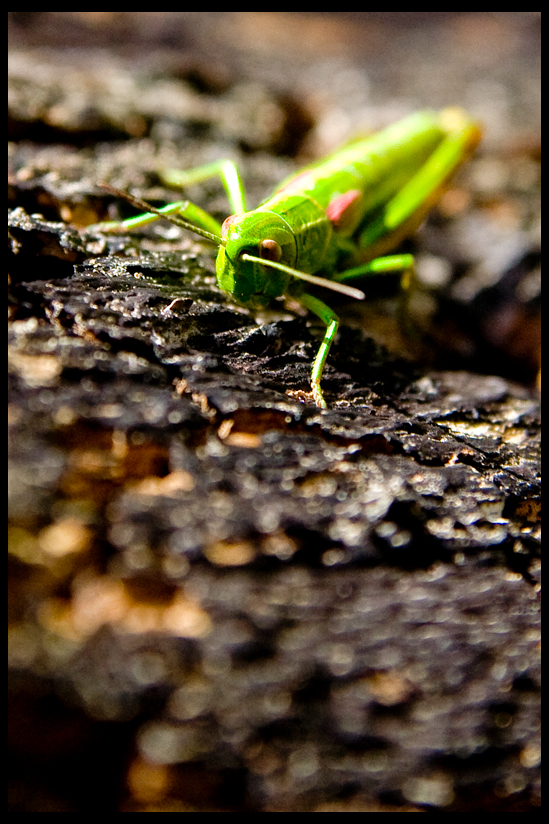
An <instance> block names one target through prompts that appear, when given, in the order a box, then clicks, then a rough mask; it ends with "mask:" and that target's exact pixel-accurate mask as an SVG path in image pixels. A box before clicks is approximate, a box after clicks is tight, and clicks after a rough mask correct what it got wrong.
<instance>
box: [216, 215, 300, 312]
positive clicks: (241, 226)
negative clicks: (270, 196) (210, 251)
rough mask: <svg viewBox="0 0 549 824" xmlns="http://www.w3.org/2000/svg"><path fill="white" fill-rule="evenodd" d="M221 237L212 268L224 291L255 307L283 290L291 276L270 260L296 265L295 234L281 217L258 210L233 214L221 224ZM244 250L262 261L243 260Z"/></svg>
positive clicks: (266, 302) (262, 304)
mask: <svg viewBox="0 0 549 824" xmlns="http://www.w3.org/2000/svg"><path fill="white" fill-rule="evenodd" d="M222 237H223V243H224V245H222V246H220V247H219V252H218V255H217V260H216V264H215V268H216V274H217V282H218V284H219V286H220V287H221V289H223V291H224V292H227V293H228V294H229V295H232V297H234V298H235V300H237V301H238V302H239V303H242V304H245V305H248V306H255V307H257V308H260V307H262V306H266V305H267V304H268V303H269V302H270V301H271V300H272V299H273V298H276V297H279V296H280V295H282V294H284V292H286V290H287V288H288V282H289V280H290V275H288V274H287V273H285V272H281V271H279V270H277V269H273V268H271V267H269V261H274V262H276V263H284V264H286V265H287V266H294V265H295V260H296V242H295V237H294V234H293V232H292V231H291V229H290V227H289V226H288V224H287V223H286V221H285V220H284V218H282V217H280V215H277V214H273V212H266V211H265V212H262V211H261V210H260V209H258V210H256V211H254V212H247V213H245V214H243V215H232V216H231V217H228V218H227V220H226V221H225V223H224V224H223V235H222ZM245 253H246V254H249V255H254V256H255V257H258V258H262V260H264V261H265V264H264V265H262V264H260V263H256V262H252V261H248V260H243V259H242V255H243V254H245Z"/></svg>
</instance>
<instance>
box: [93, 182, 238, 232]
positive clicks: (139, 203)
mask: <svg viewBox="0 0 549 824" xmlns="http://www.w3.org/2000/svg"><path fill="white" fill-rule="evenodd" d="M99 185H100V186H101V188H102V189H106V190H107V192H110V193H111V194H112V195H115V196H116V197H120V198H122V200H127V201H128V203H131V204H132V206H135V208H136V209H141V210H143V211H145V212H152V213H153V214H154V215H158V216H159V217H162V218H164V220H169V222H170V223H173V224H174V225H175V226H180V227H181V228H182V229H187V230H188V231H189V232H194V234H195V235H200V237H203V238H205V239H206V240H209V241H210V242H211V243H215V244H216V246H225V241H224V240H223V239H222V238H220V237H219V236H218V235H214V234H213V233H212V232H207V231H206V229H201V228H200V226H195V224H194V223H190V222H189V221H187V220H183V219H182V218H180V217H174V216H173V215H167V214H164V212H162V211H161V210H160V209H156V208H155V207H154V206H152V205H151V204H150V203H147V201H146V200H141V198H140V197H136V196H135V195H132V194H130V193H129V192H124V191H123V190H122V189H117V188H116V187H115V186H111V185H110V183H100V184H99Z"/></svg>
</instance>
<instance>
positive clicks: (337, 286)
mask: <svg viewBox="0 0 549 824" xmlns="http://www.w3.org/2000/svg"><path fill="white" fill-rule="evenodd" d="M241 259H242V260H249V261H250V262H252V263H261V265H262V266H270V267H271V269H280V271H281V272H286V273H287V274H288V275H292V276H293V277H294V278H299V279H300V280H306V281H307V283H313V284H314V285H315V286H324V287H325V288H326V289H331V290H332V292H339V293H340V294H342V295H347V297H349V298H355V300H364V299H365V298H366V295H365V294H364V292H361V290H360V289H355V288H354V286H346V285H345V284H344V283H338V282H337V281H334V280H328V278H319V277H317V276H316V275H308V274H307V273H306V272H300V271H299V269H292V267H291V266H286V265H285V264H284V263H277V262H275V261H274V260H265V259H264V258H260V257H256V256H255V255H248V254H247V253H244V254H243V255H241Z"/></svg>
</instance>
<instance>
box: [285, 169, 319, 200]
mask: <svg viewBox="0 0 549 824" xmlns="http://www.w3.org/2000/svg"><path fill="white" fill-rule="evenodd" d="M313 185H314V180H313V176H312V175H311V173H310V172H307V171H305V172H300V173H299V174H298V175H296V176H295V177H292V179H291V180H289V181H288V182H287V183H286V185H285V186H283V187H282V189H277V191H276V194H277V195H280V194H282V193H284V194H285V195H291V194H296V193H299V192H300V191H302V190H303V189H308V188H311V187H312V186H313Z"/></svg>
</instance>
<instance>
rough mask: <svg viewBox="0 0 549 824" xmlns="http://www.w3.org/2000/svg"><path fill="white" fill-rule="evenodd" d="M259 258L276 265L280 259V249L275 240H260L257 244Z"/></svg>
mask: <svg viewBox="0 0 549 824" xmlns="http://www.w3.org/2000/svg"><path fill="white" fill-rule="evenodd" d="M259 256H260V257H261V258H262V259H263V260H270V261H272V262H273V263H278V261H279V260H280V259H281V257H282V247H281V246H280V243H277V242H276V240H262V241H261V243H260V244H259Z"/></svg>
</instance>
